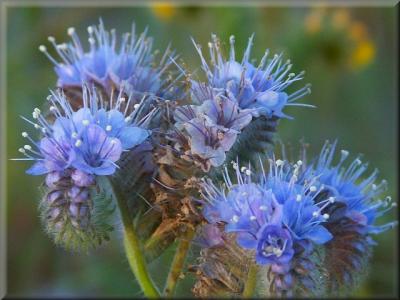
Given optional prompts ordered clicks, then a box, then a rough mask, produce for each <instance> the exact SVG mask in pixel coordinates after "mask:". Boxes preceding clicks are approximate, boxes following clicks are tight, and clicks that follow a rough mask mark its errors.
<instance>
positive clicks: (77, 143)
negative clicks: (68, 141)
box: [75, 140, 82, 148]
mask: <svg viewBox="0 0 400 300" xmlns="http://www.w3.org/2000/svg"><path fill="white" fill-rule="evenodd" d="M81 145H82V140H76V142H75V147H78V148H79V147H80V146H81Z"/></svg>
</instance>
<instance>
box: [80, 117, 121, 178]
mask: <svg viewBox="0 0 400 300" xmlns="http://www.w3.org/2000/svg"><path fill="white" fill-rule="evenodd" d="M78 141H80V142H79V143H76V144H75V146H76V148H77V157H76V159H75V160H74V162H73V167H74V168H76V169H78V170H81V171H83V172H86V173H88V174H95V175H111V174H113V173H114V172H115V169H116V164H115V162H116V161H118V159H119V158H120V156H121V153H122V145H121V141H120V140H119V139H117V138H111V137H109V136H108V135H107V133H106V132H105V130H103V129H102V128H101V127H100V126H97V125H94V124H90V125H88V127H87V129H86V130H85V132H84V134H82V136H81V140H78Z"/></svg>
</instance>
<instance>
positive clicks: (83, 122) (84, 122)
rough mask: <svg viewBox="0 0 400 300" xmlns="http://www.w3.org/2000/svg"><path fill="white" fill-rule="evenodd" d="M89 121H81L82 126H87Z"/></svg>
mask: <svg viewBox="0 0 400 300" xmlns="http://www.w3.org/2000/svg"><path fill="white" fill-rule="evenodd" d="M89 123H90V122H89V120H82V124H83V126H88V125H89Z"/></svg>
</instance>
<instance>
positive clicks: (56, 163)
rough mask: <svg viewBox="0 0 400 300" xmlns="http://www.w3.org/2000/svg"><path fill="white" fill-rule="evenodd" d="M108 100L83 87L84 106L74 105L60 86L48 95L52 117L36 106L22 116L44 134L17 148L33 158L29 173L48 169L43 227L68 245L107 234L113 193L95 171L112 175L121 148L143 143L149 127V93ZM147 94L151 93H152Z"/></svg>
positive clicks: (90, 242)
mask: <svg viewBox="0 0 400 300" xmlns="http://www.w3.org/2000/svg"><path fill="white" fill-rule="evenodd" d="M122 93H123V92H122V91H121V92H120V95H119V97H118V99H117V100H116V101H113V99H111V100H110V101H109V102H108V101H107V102H106V101H104V100H103V99H102V98H100V97H99V96H98V95H97V93H96V90H95V89H93V90H90V89H89V88H88V87H86V86H85V87H84V88H83V107H82V108H80V109H78V110H76V111H74V110H73V109H72V107H71V105H70V103H69V102H68V100H67V99H66V98H65V96H64V95H63V94H62V93H60V92H58V93H55V92H52V94H51V95H50V96H49V97H48V101H49V102H50V104H51V106H50V112H51V114H52V115H53V118H52V120H47V119H46V118H45V117H44V116H43V115H42V113H41V111H40V110H39V109H38V108H35V110H34V111H33V114H32V116H33V120H29V119H27V118H23V119H24V120H26V121H27V122H29V123H30V124H32V125H33V126H34V127H35V128H36V129H39V130H40V131H41V132H42V134H43V137H42V138H41V140H40V141H39V142H36V141H35V140H34V139H33V138H31V136H30V135H29V134H28V133H26V132H23V133H22V136H23V137H24V138H27V139H28V140H29V141H30V142H31V144H32V146H31V145H28V144H27V145H25V146H24V147H23V148H20V149H19V151H20V152H21V153H23V154H24V155H25V156H26V159H25V160H31V161H34V162H35V163H34V164H33V166H32V167H31V168H29V169H28V170H27V173H28V174H30V175H44V174H47V175H46V180H45V195H44V198H43V201H42V203H41V205H40V208H41V214H42V220H43V223H44V225H45V227H46V230H47V231H48V232H49V234H50V235H51V236H52V237H53V238H54V240H55V241H56V243H58V244H61V245H63V246H65V247H67V248H71V249H84V250H86V249H88V248H91V247H94V246H95V245H97V244H99V243H101V242H102V241H103V240H104V239H108V233H109V231H110V230H111V229H112V226H110V225H108V224H107V222H108V217H109V215H110V214H111V213H112V211H113V209H112V208H110V207H109V206H110V203H111V196H110V194H109V191H105V190H102V188H101V187H100V186H99V185H98V183H97V180H98V177H99V176H106V175H112V174H114V173H115V172H116V170H117V168H118V161H119V159H120V158H121V154H122V153H123V152H124V151H129V150H130V149H132V148H134V147H135V146H137V145H140V144H142V143H143V142H144V141H145V140H146V139H147V138H148V136H149V134H150V132H149V130H147V129H146V126H147V124H148V122H149V120H150V118H151V117H152V115H153V113H154V111H151V112H150V113H149V114H146V115H144V116H143V107H145V106H147V105H145V102H146V101H148V100H149V99H148V98H146V97H144V98H143V100H142V102H141V103H140V104H134V105H131V104H133V103H134V102H133V100H132V99H133V98H132V96H131V97H129V98H128V99H126V98H124V97H122V96H121V95H122ZM150 100H151V99H150Z"/></svg>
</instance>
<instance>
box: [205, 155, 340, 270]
mask: <svg viewBox="0 0 400 300" xmlns="http://www.w3.org/2000/svg"><path fill="white" fill-rule="evenodd" d="M299 164H301V161H299V162H298V163H297V164H295V165H294V166H290V165H287V164H285V162H284V161H282V160H277V161H275V162H272V163H271V165H270V168H271V169H270V172H269V173H268V174H265V173H262V175H261V176H260V178H258V182H252V177H253V175H252V171H251V169H250V167H249V168H246V167H242V168H240V169H239V167H238V165H237V163H234V168H235V169H236V176H237V183H236V184H233V183H232V180H231V179H230V178H229V175H228V171H227V170H225V184H226V185H227V189H228V192H225V191H224V190H220V189H218V188H217V187H216V186H215V185H214V184H213V183H211V182H208V183H206V184H205V185H204V188H205V197H206V199H207V200H208V204H207V205H206V206H205V207H204V211H203V213H204V216H205V218H206V219H207V221H208V222H210V223H219V222H223V223H225V224H226V225H225V231H226V232H235V233H236V236H237V242H238V244H239V245H240V246H242V247H244V248H247V249H254V250H255V251H256V257H255V259H256V261H257V263H259V264H262V265H263V264H278V265H285V264H288V263H289V262H290V260H291V259H292V257H293V255H294V250H293V245H294V244H295V243H298V242H301V243H303V244H307V245H308V244H311V243H314V244H324V243H326V242H328V241H329V240H330V239H331V238H332V235H331V234H330V233H329V232H328V231H327V230H326V228H325V227H324V226H323V225H324V223H325V222H326V221H327V219H328V218H329V215H327V214H322V213H321V212H322V210H323V209H324V208H325V207H326V206H327V205H328V204H329V203H330V202H332V201H334V200H333V198H332V199H327V200H325V201H322V202H319V203H316V201H315V199H316V198H317V197H318V195H319V193H320V192H321V191H320V190H317V188H316V186H314V185H313V184H314V183H315V181H316V178H314V177H311V178H309V182H308V183H307V184H300V183H299V182H298V179H297V175H296V174H298V172H299V168H300V165H299ZM242 173H243V174H242Z"/></svg>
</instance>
